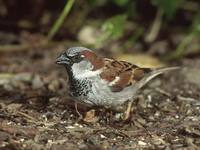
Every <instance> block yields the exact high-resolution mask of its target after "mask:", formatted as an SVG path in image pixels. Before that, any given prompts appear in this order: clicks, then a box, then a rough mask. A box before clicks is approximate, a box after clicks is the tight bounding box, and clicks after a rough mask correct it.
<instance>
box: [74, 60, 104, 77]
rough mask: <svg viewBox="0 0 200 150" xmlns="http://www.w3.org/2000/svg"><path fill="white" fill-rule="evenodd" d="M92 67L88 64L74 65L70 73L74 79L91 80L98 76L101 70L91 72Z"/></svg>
mask: <svg viewBox="0 0 200 150" xmlns="http://www.w3.org/2000/svg"><path fill="white" fill-rule="evenodd" d="M92 69H93V66H92V65H91V64H88V63H78V64H77V63H75V64H73V65H72V72H73V75H74V77H75V78H76V79H80V80H81V79H84V78H91V77H94V76H97V75H99V74H100V73H101V72H102V70H101V69H99V70H95V71H92Z"/></svg>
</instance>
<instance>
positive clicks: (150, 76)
mask: <svg viewBox="0 0 200 150" xmlns="http://www.w3.org/2000/svg"><path fill="white" fill-rule="evenodd" d="M177 69H180V67H167V68H159V69H153V70H152V71H151V72H150V73H148V74H147V75H146V76H145V77H144V78H143V79H142V80H141V81H140V84H139V88H142V87H143V86H144V85H145V84H146V83H148V82H149V81H150V80H152V79H153V78H155V77H156V76H158V75H160V74H162V73H164V72H167V71H172V70H177Z"/></svg>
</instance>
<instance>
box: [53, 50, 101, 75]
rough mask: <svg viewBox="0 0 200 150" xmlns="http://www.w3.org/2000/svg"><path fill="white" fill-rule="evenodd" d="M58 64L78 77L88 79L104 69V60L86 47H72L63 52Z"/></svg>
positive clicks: (57, 61)
mask: <svg viewBox="0 0 200 150" xmlns="http://www.w3.org/2000/svg"><path fill="white" fill-rule="evenodd" d="M56 63H57V64H59V65H63V66H65V68H66V69H67V70H68V71H72V73H73V75H74V76H76V77H78V78H79V77H80V78H82V77H86V76H90V75H92V73H94V72H95V71H98V70H100V69H101V68H102V67H103V65H104V64H103V59H102V58H101V57H99V56H97V55H96V54H95V53H94V52H93V51H92V50H90V49H88V48H85V47H71V48H69V49H67V50H66V51H64V52H62V53H61V54H60V56H59V57H58V58H57V59H56Z"/></svg>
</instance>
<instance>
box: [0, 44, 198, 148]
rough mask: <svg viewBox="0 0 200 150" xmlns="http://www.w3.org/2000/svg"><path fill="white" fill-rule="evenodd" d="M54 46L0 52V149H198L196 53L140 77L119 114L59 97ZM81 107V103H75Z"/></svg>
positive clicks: (63, 86)
mask: <svg viewBox="0 0 200 150" xmlns="http://www.w3.org/2000/svg"><path fill="white" fill-rule="evenodd" d="M63 48H64V47H59V48H55V49H49V50H43V49H42V50H41V49H34V50H30V51H27V52H23V53H22V52H12V53H7V54H6V53H4V54H0V64H1V65H0V149H1V150H11V149H12V150H28V149H33V150H42V149H51V150H65V149H66V150H69V149H70V150H73V149H81V150H86V149H99V150H103V149H113V150H115V149H117V150H120V149H165V150H169V149H179V150H183V149H190V150H194V149H200V92H199V91H200V70H199V66H200V59H198V58H192V59H183V60H181V61H180V62H176V63H174V64H170V65H178V66H181V69H180V70H177V71H173V72H170V73H166V74H164V75H162V76H160V77H158V78H156V79H155V80H153V81H152V82H151V83H150V84H148V85H147V86H146V87H145V88H144V89H143V91H141V93H139V94H138V98H137V99H136V100H135V101H134V105H133V111H132V113H131V117H130V119H129V120H127V121H123V120H122V119H121V118H120V114H119V113H114V112H111V111H107V110H98V111H97V112H96V114H95V115H94V114H93V113H94V111H89V112H88V113H87V115H86V116H85V117H84V119H79V116H78V115H77V113H76V111H75V109H74V105H73V103H72V101H71V100H68V98H67V74H66V72H65V70H64V68H62V67H60V66H57V65H56V64H55V63H54V62H55V58H56V56H57V55H58V54H59V50H58V49H60V50H62V49H63ZM79 111H80V113H82V114H85V113H86V112H87V111H88V108H84V107H83V106H79Z"/></svg>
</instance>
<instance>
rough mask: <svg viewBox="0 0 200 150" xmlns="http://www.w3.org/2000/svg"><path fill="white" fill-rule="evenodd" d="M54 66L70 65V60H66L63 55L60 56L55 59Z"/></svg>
mask: <svg viewBox="0 0 200 150" xmlns="http://www.w3.org/2000/svg"><path fill="white" fill-rule="evenodd" d="M56 64H59V65H69V64H70V59H69V58H67V57H66V56H65V55H64V54H61V55H60V56H59V57H58V58H57V59H56Z"/></svg>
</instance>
